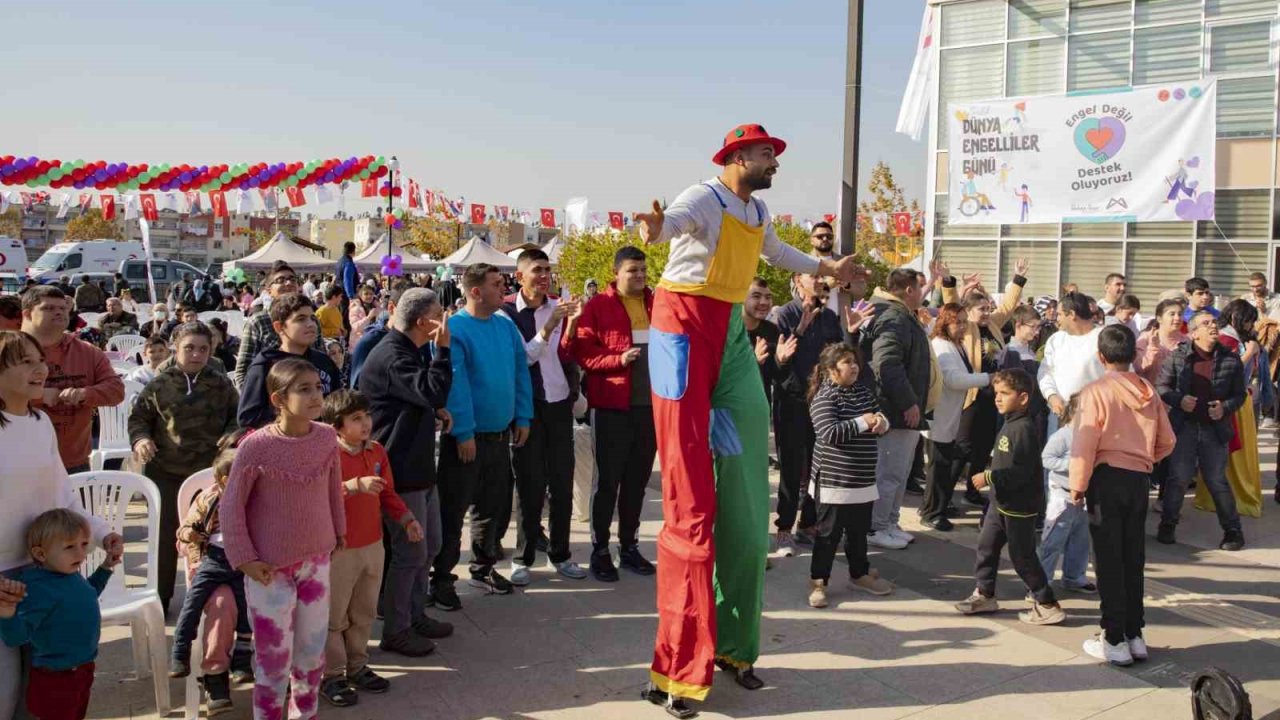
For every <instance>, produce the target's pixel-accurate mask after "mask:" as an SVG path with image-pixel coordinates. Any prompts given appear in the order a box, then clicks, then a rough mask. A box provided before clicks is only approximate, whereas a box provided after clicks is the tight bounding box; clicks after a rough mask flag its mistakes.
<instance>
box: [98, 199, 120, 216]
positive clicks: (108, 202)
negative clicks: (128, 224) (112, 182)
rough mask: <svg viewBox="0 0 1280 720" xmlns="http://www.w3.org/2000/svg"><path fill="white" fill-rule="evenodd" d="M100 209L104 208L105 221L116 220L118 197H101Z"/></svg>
mask: <svg viewBox="0 0 1280 720" xmlns="http://www.w3.org/2000/svg"><path fill="white" fill-rule="evenodd" d="M98 207H100V208H102V219H103V220H114V219H115V217H116V196H115V195H99V196H98Z"/></svg>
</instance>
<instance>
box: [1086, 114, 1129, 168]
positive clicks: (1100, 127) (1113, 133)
mask: <svg viewBox="0 0 1280 720" xmlns="http://www.w3.org/2000/svg"><path fill="white" fill-rule="evenodd" d="M1124 139H1125V127H1124V123H1123V122H1121V121H1120V120H1119V119H1118V118H1114V117H1110V116H1108V117H1102V118H1096V119H1095V118H1089V119H1087V120H1084V121H1082V122H1080V123H1079V124H1078V125H1076V131H1075V143H1076V149H1077V150H1078V151H1079V152H1080V154H1081V155H1084V156H1085V157H1086V158H1088V159H1090V160H1092V161H1093V162H1095V163H1097V164H1099V165H1101V164H1102V163H1104V162H1106V161H1107V160H1110V159H1111V158H1113V157H1115V156H1116V154H1117V153H1119V152H1120V148H1122V147H1124Z"/></svg>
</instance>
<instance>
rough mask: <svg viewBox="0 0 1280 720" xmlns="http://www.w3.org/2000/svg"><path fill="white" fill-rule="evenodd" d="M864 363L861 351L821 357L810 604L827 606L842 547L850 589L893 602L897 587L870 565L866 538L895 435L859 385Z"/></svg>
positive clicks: (813, 390)
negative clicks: (882, 462) (886, 441)
mask: <svg viewBox="0 0 1280 720" xmlns="http://www.w3.org/2000/svg"><path fill="white" fill-rule="evenodd" d="M861 368H862V356H861V355H860V354H859V353H858V351H857V350H856V349H854V348H850V347H846V346H844V345H831V346H828V347H827V348H826V349H825V350H823V351H822V355H821V356H820V357H819V359H818V365H817V367H815V368H814V369H813V376H812V378H811V379H810V382H809V404H810V408H809V413H810V416H811V417H812V418H813V431H814V435H815V436H816V437H817V443H816V444H815V446H814V450H813V471H812V474H811V475H810V478H809V483H810V493H811V494H812V495H813V497H814V499H815V500H816V501H817V507H818V512H817V516H818V521H817V524H816V525H815V526H814V527H815V529H816V530H817V533H818V536H817V538H816V539H815V542H814V546H813V559H812V562H811V563H810V566H809V578H810V579H809V605H810V606H811V607H826V606H827V582H828V581H829V580H830V579H831V563H832V561H833V560H835V556H836V546H837V545H838V544H839V543H840V541H841V539H842V538H843V540H844V552H845V557H846V558H848V560H849V577H850V581H849V586H850V587H851V588H853V589H854V590H859V591H862V592H866V593H871V594H872V595H888V594H889V593H891V592H893V583H891V582H889V581H888V580H884V579H883V578H881V577H880V574H879V572H877V571H875V570H872V569H871V568H870V566H869V564H868V563H867V532H868V531H870V529H871V506H872V504H873V503H875V501H876V499H877V498H878V497H879V494H878V492H877V490H876V459H877V457H878V450H877V448H876V438H877V437H878V436H879V435H881V434H883V433H884V432H885V431H887V430H888V429H889V420H888V418H886V417H885V416H884V415H883V414H882V413H881V412H880V406H879V404H878V403H877V402H876V398H875V395H874V394H872V393H871V391H870V390H869V389H868V388H867V387H866V386H865V385H859V384H856V383H857V380H858V372H859V370H861Z"/></svg>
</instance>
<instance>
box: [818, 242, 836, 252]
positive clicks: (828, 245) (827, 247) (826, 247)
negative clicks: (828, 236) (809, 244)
mask: <svg viewBox="0 0 1280 720" xmlns="http://www.w3.org/2000/svg"><path fill="white" fill-rule="evenodd" d="M834 247H835V243H833V242H827V241H825V240H824V241H822V242H816V243H814V244H813V249H814V250H817V251H818V252H820V253H830V252H831V249H832V248H834Z"/></svg>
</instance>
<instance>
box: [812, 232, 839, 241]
mask: <svg viewBox="0 0 1280 720" xmlns="http://www.w3.org/2000/svg"><path fill="white" fill-rule="evenodd" d="M835 237H836V236H835V235H830V234H827V233H823V234H821V235H814V236H813V239H814V240H834V239H835Z"/></svg>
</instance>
